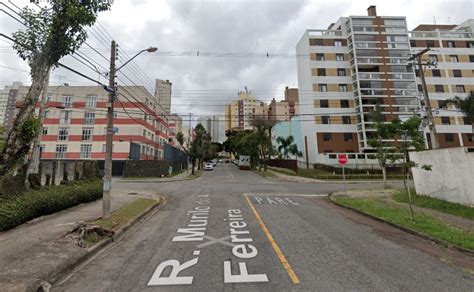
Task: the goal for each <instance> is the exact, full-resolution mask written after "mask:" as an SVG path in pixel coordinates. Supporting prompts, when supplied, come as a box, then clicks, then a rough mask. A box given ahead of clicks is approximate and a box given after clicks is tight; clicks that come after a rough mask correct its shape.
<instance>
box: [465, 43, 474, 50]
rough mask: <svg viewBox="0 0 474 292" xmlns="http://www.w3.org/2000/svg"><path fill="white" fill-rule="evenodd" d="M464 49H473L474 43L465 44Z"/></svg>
mask: <svg viewBox="0 0 474 292" xmlns="http://www.w3.org/2000/svg"><path fill="white" fill-rule="evenodd" d="M466 47H467V48H471V49H472V48H474V42H466Z"/></svg>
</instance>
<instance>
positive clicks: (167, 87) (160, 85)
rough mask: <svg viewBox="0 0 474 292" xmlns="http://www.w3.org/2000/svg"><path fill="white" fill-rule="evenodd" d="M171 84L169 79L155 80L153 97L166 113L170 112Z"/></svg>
mask: <svg viewBox="0 0 474 292" xmlns="http://www.w3.org/2000/svg"><path fill="white" fill-rule="evenodd" d="M171 85H173V84H172V83H171V82H170V81H169V80H161V79H156V80H155V97H156V98H157V99H158V104H159V105H160V106H161V108H162V109H163V110H164V113H166V114H170V113H171Z"/></svg>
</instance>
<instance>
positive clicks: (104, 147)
mask: <svg viewBox="0 0 474 292" xmlns="http://www.w3.org/2000/svg"><path fill="white" fill-rule="evenodd" d="M114 147H115V144H112V152H113V151H114ZM106 148H107V144H102V152H105V151H106V150H107V149H106Z"/></svg>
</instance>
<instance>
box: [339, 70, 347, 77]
mask: <svg viewBox="0 0 474 292" xmlns="http://www.w3.org/2000/svg"><path fill="white" fill-rule="evenodd" d="M337 76H346V69H337Z"/></svg>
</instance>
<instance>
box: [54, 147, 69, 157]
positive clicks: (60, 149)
mask: <svg viewBox="0 0 474 292" xmlns="http://www.w3.org/2000/svg"><path fill="white" fill-rule="evenodd" d="M66 152H67V145H66V144H58V145H56V159H63V158H65V157H66V156H65V154H66Z"/></svg>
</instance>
